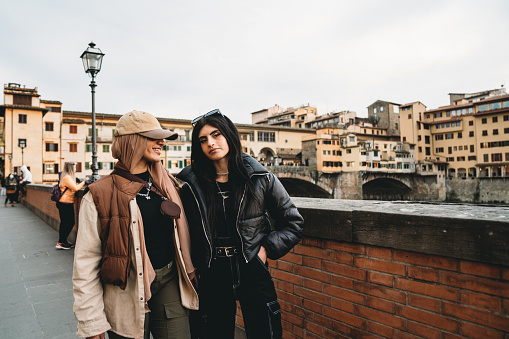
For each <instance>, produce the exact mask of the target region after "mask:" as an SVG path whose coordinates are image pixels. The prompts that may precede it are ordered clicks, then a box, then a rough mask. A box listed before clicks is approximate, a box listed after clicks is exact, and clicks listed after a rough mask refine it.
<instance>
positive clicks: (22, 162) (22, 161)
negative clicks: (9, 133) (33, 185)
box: [19, 142, 26, 166]
mask: <svg viewBox="0 0 509 339" xmlns="http://www.w3.org/2000/svg"><path fill="white" fill-rule="evenodd" d="M25 147H26V144H25V143H24V142H20V143H19V148H21V165H22V166H23V165H24V164H25V155H24V154H23V150H24V149H25Z"/></svg>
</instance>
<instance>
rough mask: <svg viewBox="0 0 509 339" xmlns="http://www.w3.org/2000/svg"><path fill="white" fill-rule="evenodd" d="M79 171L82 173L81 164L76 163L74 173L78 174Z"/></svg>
mask: <svg viewBox="0 0 509 339" xmlns="http://www.w3.org/2000/svg"><path fill="white" fill-rule="evenodd" d="M81 171H83V169H82V165H81V162H77V163H76V172H77V173H79V172H81Z"/></svg>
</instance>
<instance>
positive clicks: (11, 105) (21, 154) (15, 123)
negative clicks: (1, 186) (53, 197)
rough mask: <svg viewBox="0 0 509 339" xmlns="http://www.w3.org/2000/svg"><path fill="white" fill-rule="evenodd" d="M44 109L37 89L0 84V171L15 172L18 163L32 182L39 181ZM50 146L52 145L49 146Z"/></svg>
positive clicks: (45, 110) (17, 168)
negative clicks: (1, 94) (1, 88)
mask: <svg viewBox="0 0 509 339" xmlns="http://www.w3.org/2000/svg"><path fill="white" fill-rule="evenodd" d="M47 113H48V109H46V108H45V107H44V105H41V101H40V98H39V94H38V92H37V88H25V87H21V85H19V84H15V83H9V84H7V85H4V104H3V105H0V117H2V120H3V126H2V127H3V128H2V133H1V138H2V140H1V141H0V145H3V146H1V147H2V148H1V150H0V166H1V168H0V172H2V174H4V175H8V174H9V173H11V172H16V173H19V172H20V171H19V168H20V167H21V166H22V165H27V167H28V168H29V170H30V171H31V172H32V180H33V181H34V182H41V181H42V172H43V156H44V155H45V154H44V153H43V152H42V150H43V149H42V147H41V145H43V144H44V133H43V131H44V129H43V128H44V124H43V119H44V116H45V115H46V114H47ZM51 147H53V146H51Z"/></svg>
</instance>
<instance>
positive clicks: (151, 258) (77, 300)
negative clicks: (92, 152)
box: [73, 111, 198, 339]
mask: <svg viewBox="0 0 509 339" xmlns="http://www.w3.org/2000/svg"><path fill="white" fill-rule="evenodd" d="M177 136H178V135H177V133H174V132H171V131H168V130H164V129H162V128H161V125H160V124H159V122H158V121H157V119H156V118H155V117H153V116H152V115H150V114H149V113H146V112H141V111H132V112H129V113H127V114H124V115H123V116H122V117H121V118H120V119H119V121H118V123H117V125H116V127H115V139H114V140H113V144H112V146H111V152H112V155H113V157H114V158H115V159H118V162H117V163H116V164H115V169H114V171H113V172H112V173H111V174H110V175H107V176H104V177H102V178H101V179H99V180H97V181H96V182H94V183H92V184H90V185H89V186H88V188H89V192H88V193H86V194H85V196H84V197H83V201H82V204H81V208H80V219H79V231H78V237H77V241H76V252H75V255H74V271H73V292H74V314H75V316H76V318H77V319H78V333H77V335H78V337H86V338H88V339H90V338H92V339H104V337H105V332H108V337H109V338H110V339H112V338H114V339H120V338H124V339H125V338H136V339H141V338H149V337H150V334H152V336H153V337H154V338H156V339H168V338H175V339H186V338H190V329H189V317H188V313H189V312H188V309H197V308H198V295H197V293H196V290H195V288H194V285H195V284H196V282H195V269H194V266H193V263H192V261H191V255H190V247H191V245H190V238H189V231H188V225H187V219H186V216H185V214H184V212H183V211H181V208H182V203H181V200H180V196H179V194H178V184H177V181H176V180H175V178H173V176H171V175H170V174H169V173H168V171H167V170H165V169H164V168H163V165H162V164H161V150H162V147H163V146H164V140H163V139H170V140H173V139H175V138H177Z"/></svg>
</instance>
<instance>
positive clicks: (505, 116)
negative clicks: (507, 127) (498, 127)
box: [504, 101, 509, 121]
mask: <svg viewBox="0 0 509 339" xmlns="http://www.w3.org/2000/svg"><path fill="white" fill-rule="evenodd" d="M507 102H509V101H507ZM504 121H509V114H506V115H504Z"/></svg>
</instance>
